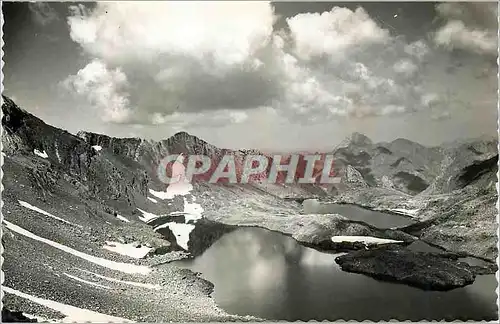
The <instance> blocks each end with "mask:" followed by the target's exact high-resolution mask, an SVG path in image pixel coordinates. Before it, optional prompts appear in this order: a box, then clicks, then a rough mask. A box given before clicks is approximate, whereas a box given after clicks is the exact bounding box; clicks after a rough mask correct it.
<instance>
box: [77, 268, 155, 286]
mask: <svg viewBox="0 0 500 324" xmlns="http://www.w3.org/2000/svg"><path fill="white" fill-rule="evenodd" d="M77 269H78V270H80V271H83V272H86V273H89V274H91V275H94V276H96V277H97V278H101V279H104V280H108V281H111V282H117V283H122V284H125V285H129V286H135V287H141V288H147V289H155V290H160V289H161V286H160V285H152V284H147V283H142V282H135V281H125V280H119V279H115V278H111V277H106V276H103V275H100V274H97V273H95V272H92V271H88V270H84V269H80V268H77Z"/></svg>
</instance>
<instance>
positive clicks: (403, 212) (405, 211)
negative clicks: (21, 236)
mask: <svg viewBox="0 0 500 324" xmlns="http://www.w3.org/2000/svg"><path fill="white" fill-rule="evenodd" d="M419 210H420V209H418V208H417V209H404V208H395V209H389V211H392V212H393V213H397V214H401V215H406V216H412V217H413V216H416V215H417V213H418V211H419Z"/></svg>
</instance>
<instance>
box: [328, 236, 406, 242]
mask: <svg viewBox="0 0 500 324" xmlns="http://www.w3.org/2000/svg"><path fill="white" fill-rule="evenodd" d="M332 242H335V243H341V242H362V243H365V244H390V243H403V241H396V240H390V239H383V238H378V237H373V236H332Z"/></svg>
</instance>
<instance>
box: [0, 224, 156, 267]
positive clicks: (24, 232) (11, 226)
mask: <svg viewBox="0 0 500 324" xmlns="http://www.w3.org/2000/svg"><path fill="white" fill-rule="evenodd" d="M3 222H4V223H5V225H7V228H8V229H10V230H12V231H14V232H16V233H18V234H21V235H24V236H26V237H29V238H31V239H34V240H36V241H39V242H42V243H45V244H48V245H50V246H52V247H55V248H56V249H59V250H61V251H64V252H66V253H70V254H72V255H74V256H76V257H79V258H81V259H84V260H86V261H88V262H91V263H94V264H97V265H99V266H101V267H105V268H108V269H112V270H116V271H120V272H124V273H139V274H143V275H145V274H148V273H149V272H151V269H150V268H149V267H146V266H139V265H135V264H130V263H121V262H115V261H111V260H107V259H103V258H99V257H95V256H92V255H89V254H86V253H83V252H80V251H77V250H75V249H72V248H70V247H68V246H66V245H63V244H60V243H57V242H54V241H51V240H48V239H45V238H43V237H40V236H38V235H35V234H33V233H31V232H29V231H27V230H25V229H24V228H22V227H19V226H17V225H15V224H12V223H11V222H9V221H6V220H5V219H4V220H3Z"/></svg>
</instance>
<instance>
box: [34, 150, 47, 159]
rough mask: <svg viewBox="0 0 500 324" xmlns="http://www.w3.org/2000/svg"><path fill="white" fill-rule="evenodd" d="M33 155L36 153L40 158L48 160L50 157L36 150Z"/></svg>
mask: <svg viewBox="0 0 500 324" xmlns="http://www.w3.org/2000/svg"><path fill="white" fill-rule="evenodd" d="M33 153H35V155H38V156H39V157H42V158H44V159H46V158H48V157H49V156H48V155H47V153H46V152H45V151H43V152H40V151H39V150H37V149H34V150H33Z"/></svg>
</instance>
